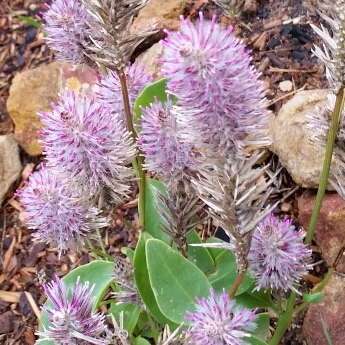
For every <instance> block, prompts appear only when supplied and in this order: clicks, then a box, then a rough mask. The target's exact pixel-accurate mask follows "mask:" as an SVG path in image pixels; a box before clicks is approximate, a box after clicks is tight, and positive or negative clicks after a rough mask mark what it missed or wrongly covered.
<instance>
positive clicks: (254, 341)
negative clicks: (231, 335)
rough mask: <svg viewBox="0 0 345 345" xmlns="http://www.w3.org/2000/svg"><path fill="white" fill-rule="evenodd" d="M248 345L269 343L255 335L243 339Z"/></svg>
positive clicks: (265, 344)
mask: <svg viewBox="0 0 345 345" xmlns="http://www.w3.org/2000/svg"><path fill="white" fill-rule="evenodd" d="M243 339H244V340H245V341H246V342H247V343H248V344H251V345H267V343H266V342H265V341H263V340H261V339H260V338H258V337H255V336H254V335H252V336H250V337H245V338H243Z"/></svg>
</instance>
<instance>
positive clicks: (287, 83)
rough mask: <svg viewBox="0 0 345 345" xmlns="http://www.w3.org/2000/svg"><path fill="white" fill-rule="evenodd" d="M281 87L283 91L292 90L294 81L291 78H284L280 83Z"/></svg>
mask: <svg viewBox="0 0 345 345" xmlns="http://www.w3.org/2000/svg"><path fill="white" fill-rule="evenodd" d="M279 89H280V90H281V91H285V92H289V91H291V90H292V81H291V80H284V81H281V82H280V83H279Z"/></svg>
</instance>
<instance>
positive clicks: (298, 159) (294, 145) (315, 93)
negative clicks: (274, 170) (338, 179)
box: [269, 90, 334, 190]
mask: <svg viewBox="0 0 345 345" xmlns="http://www.w3.org/2000/svg"><path fill="white" fill-rule="evenodd" d="M328 93H329V91H327V90H312V91H301V92H299V93H297V94H296V95H295V96H294V97H293V98H292V99H291V100H290V101H288V102H287V103H286V104H285V105H284V106H283V107H282V108H281V110H280V111H279V113H278V115H277V116H276V117H275V118H274V119H273V120H272V121H271V123H270V128H269V133H270V136H271V138H272V141H273V142H272V145H271V147H270V150H271V151H272V152H274V153H275V154H277V155H278V157H279V159H280V162H281V164H282V166H283V167H285V168H286V169H287V171H288V172H289V173H290V175H291V176H292V178H293V180H294V181H295V182H296V183H297V184H298V185H300V186H302V187H304V188H317V187H318V185H319V181H320V175H321V171H322V163H323V159H324V155H325V148H323V147H321V145H320V144H319V143H317V142H315V140H312V135H313V133H312V131H311V130H310V129H308V128H307V127H306V124H307V119H306V115H307V114H315V107H316V106H319V107H322V106H324V105H325V104H326V102H327V94H328ZM327 189H328V190H334V189H333V187H331V186H330V185H328V186H327Z"/></svg>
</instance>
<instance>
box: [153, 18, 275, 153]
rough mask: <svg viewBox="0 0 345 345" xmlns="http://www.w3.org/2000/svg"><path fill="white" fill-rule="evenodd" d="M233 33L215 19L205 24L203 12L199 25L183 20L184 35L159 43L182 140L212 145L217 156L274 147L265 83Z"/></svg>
mask: <svg viewBox="0 0 345 345" xmlns="http://www.w3.org/2000/svg"><path fill="white" fill-rule="evenodd" d="M232 31H233V29H232V27H230V28H229V29H224V28H223V27H221V26H220V25H218V24H217V23H216V16H213V18H212V21H205V20H204V18H203V15H202V14H201V13H200V20H199V22H198V23H197V24H196V25H194V24H192V23H191V22H190V21H189V20H188V19H183V18H182V17H181V29H180V32H169V31H166V33H167V38H166V39H165V40H163V41H161V42H162V45H163V46H164V56H163V58H162V59H160V61H161V62H163V67H162V75H163V76H166V77H167V78H168V84H167V85H168V92H169V93H171V94H174V95H176V96H177V98H178V102H177V106H176V107H175V108H174V111H175V116H176V117H177V119H178V122H179V124H180V125H181V128H183V129H184V131H183V133H184V134H183V139H184V140H185V141H188V142H190V143H191V144H193V145H194V146H195V147H196V148H197V149H198V150H199V149H200V148H204V146H205V145H212V147H211V150H212V152H213V155H219V154H222V155H224V154H225V153H226V152H228V150H229V147H230V148H231V147H234V146H235V147H238V148H241V147H243V146H249V147H250V146H255V147H262V146H267V145H268V144H269V143H270V139H269V138H268V137H267V134H266V133H265V130H266V127H267V124H268V113H267V111H266V108H267V105H268V103H267V100H266V98H265V91H264V87H263V83H262V82H260V81H259V80H258V77H259V73H258V72H257V71H256V70H255V69H254V67H253V66H251V57H250V55H249V52H248V51H247V50H246V46H245V45H244V44H243V43H242V42H241V41H239V40H238V39H236V37H235V36H234V35H233V34H232ZM234 142H235V143H234ZM242 151H243V150H242Z"/></svg>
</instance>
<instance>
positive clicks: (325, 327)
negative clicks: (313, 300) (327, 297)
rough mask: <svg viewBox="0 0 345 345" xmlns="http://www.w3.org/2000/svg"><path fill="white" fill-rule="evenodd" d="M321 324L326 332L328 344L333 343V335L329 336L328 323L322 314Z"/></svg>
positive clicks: (331, 344)
mask: <svg viewBox="0 0 345 345" xmlns="http://www.w3.org/2000/svg"><path fill="white" fill-rule="evenodd" d="M321 325H322V330H323V333H324V334H325V337H326V340H327V343H328V345H333V343H332V340H331V337H330V336H329V333H328V330H327V325H326V323H325V321H324V320H323V318H322V316H321Z"/></svg>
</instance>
